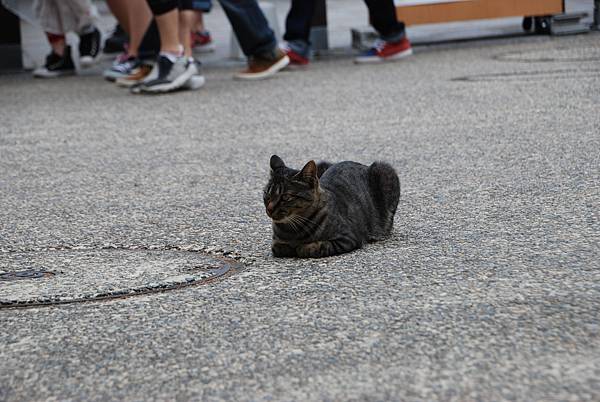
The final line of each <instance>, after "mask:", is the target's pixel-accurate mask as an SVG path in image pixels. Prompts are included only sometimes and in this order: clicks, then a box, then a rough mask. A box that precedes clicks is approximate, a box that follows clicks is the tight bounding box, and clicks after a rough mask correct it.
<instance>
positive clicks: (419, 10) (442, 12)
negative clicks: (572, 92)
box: [396, 0, 563, 25]
mask: <svg viewBox="0 0 600 402" xmlns="http://www.w3.org/2000/svg"><path fill="white" fill-rule="evenodd" d="M561 13H563V0H467V1H460V2H453V3H439V4H423V5H415V6H398V7H396V14H397V16H398V19H399V20H400V21H404V23H405V24H406V25H418V24H434V23H440V22H451V21H465V20H478V19H486V18H503V17H518V16H537V15H553V14H561Z"/></svg>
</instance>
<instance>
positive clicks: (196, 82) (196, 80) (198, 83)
mask: <svg viewBox="0 0 600 402" xmlns="http://www.w3.org/2000/svg"><path fill="white" fill-rule="evenodd" d="M205 83H206V80H205V79H204V76H202V75H200V74H196V75H192V77H191V78H190V79H189V80H187V81H186V82H185V84H183V86H182V87H181V89H189V90H195V89H199V88H202V87H203V86H204V84H205Z"/></svg>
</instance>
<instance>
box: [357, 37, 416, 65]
mask: <svg viewBox="0 0 600 402" xmlns="http://www.w3.org/2000/svg"><path fill="white" fill-rule="evenodd" d="M412 53H413V51H412V47H411V45H410V42H409V41H408V39H406V38H402V39H401V40H400V41H398V42H386V41H384V40H381V39H380V40H377V41H376V42H375V44H374V45H373V47H372V48H371V49H369V50H367V51H365V52H363V53H362V54H360V55H359V56H357V57H356V58H355V59H354V62H355V63H359V64H361V63H380V62H383V61H394V60H399V59H402V58H404V57H407V56H410V55H411V54H412Z"/></svg>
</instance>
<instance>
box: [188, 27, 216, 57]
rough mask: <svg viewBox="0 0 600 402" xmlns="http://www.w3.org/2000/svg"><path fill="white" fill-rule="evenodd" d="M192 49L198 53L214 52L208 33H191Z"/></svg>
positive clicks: (213, 45)
mask: <svg viewBox="0 0 600 402" xmlns="http://www.w3.org/2000/svg"><path fill="white" fill-rule="evenodd" d="M191 35H192V47H193V48H194V49H196V50H199V51H200V53H207V52H214V50H215V44H214V43H213V41H212V37H211V36H210V32H208V31H203V32H192V34H191Z"/></svg>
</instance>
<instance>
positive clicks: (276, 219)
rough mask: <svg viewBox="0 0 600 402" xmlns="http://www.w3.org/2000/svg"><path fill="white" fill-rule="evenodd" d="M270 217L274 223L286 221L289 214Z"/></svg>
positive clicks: (288, 218) (288, 219)
mask: <svg viewBox="0 0 600 402" xmlns="http://www.w3.org/2000/svg"><path fill="white" fill-rule="evenodd" d="M271 219H272V220H273V222H274V223H288V222H289V221H290V216H289V215H286V216H277V215H273V216H271Z"/></svg>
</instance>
